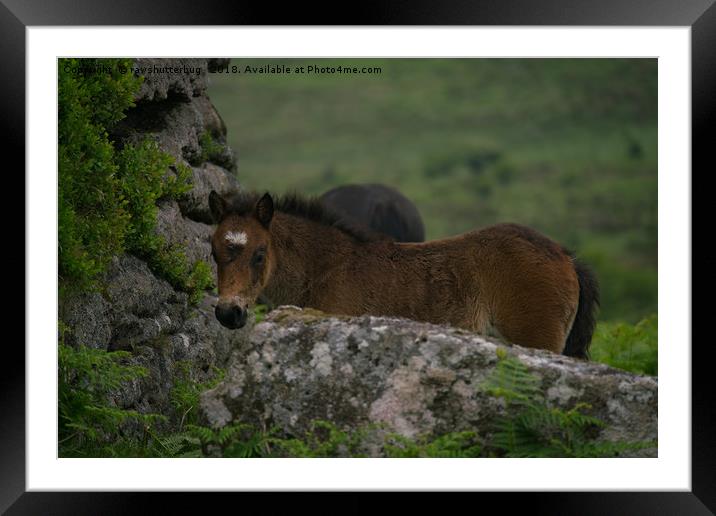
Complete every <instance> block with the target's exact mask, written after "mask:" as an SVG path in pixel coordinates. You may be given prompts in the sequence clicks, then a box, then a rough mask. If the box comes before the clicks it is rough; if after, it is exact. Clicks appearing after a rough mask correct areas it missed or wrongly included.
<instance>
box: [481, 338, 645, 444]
mask: <svg viewBox="0 0 716 516" xmlns="http://www.w3.org/2000/svg"><path fill="white" fill-rule="evenodd" d="M498 358H499V362H498V363H497V366H496V368H495V370H494V371H493V373H492V374H491V375H490V377H489V378H488V379H487V380H486V382H485V383H484V385H483V386H482V390H483V391H484V392H486V393H488V394H490V395H492V396H495V397H498V398H502V399H503V400H505V405H506V406H505V413H504V414H503V415H501V416H498V417H497V418H496V419H495V421H494V425H493V434H492V438H491V440H490V441H489V447H490V448H492V449H493V450H495V451H496V452H497V454H498V455H500V456H505V457H609V456H615V455H617V454H619V453H622V452H625V451H630V450H638V449H643V448H649V447H653V446H655V445H656V443H655V442H651V441H645V442H597V441H596V440H595V438H596V437H597V434H598V430H599V429H600V428H602V427H604V422H603V421H601V420H600V419H598V418H595V417H593V416H590V415H588V414H585V413H584V412H583V411H584V410H587V409H589V408H590V406H589V405H588V404H586V403H578V404H577V405H575V406H574V407H573V408H571V409H570V410H563V409H560V408H554V407H548V406H547V404H546V402H545V400H544V396H543V395H542V391H541V390H540V389H539V383H540V380H539V378H538V377H536V376H535V375H533V374H531V373H530V372H529V369H528V368H527V366H525V365H524V364H523V363H522V362H520V361H519V360H517V359H516V358H513V357H510V356H508V355H507V353H506V352H505V351H504V350H502V349H500V350H498Z"/></svg>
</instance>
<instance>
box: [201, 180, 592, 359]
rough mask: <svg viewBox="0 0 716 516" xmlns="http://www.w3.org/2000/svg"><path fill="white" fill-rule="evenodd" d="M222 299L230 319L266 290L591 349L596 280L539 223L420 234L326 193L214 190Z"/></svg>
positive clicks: (565, 349) (219, 311) (281, 297)
mask: <svg viewBox="0 0 716 516" xmlns="http://www.w3.org/2000/svg"><path fill="white" fill-rule="evenodd" d="M209 206H210V208H211V213H212V215H213V217H214V220H215V221H216V223H217V224H218V226H217V228H216V231H215V232H214V235H213V237H212V242H211V246H212V256H213V257H214V260H215V261H216V264H217V271H218V282H217V285H218V289H219V302H218V304H217V305H216V317H217V319H218V320H219V322H221V323H222V324H223V325H224V326H226V327H228V328H240V327H242V326H244V325H245V324H246V321H247V313H248V309H249V307H250V306H252V305H253V304H255V303H256V300H257V298H258V296H260V295H261V296H264V297H266V298H267V299H269V300H270V301H271V302H272V303H273V304H275V305H297V306H302V307H311V308H316V309H318V310H322V311H324V312H329V313H339V314H346V315H362V314H372V315H384V316H394V317H405V318H409V319H413V320H418V321H427V322H432V323H435V324H449V325H452V326H457V327H460V328H466V329H469V330H473V331H475V332H478V333H482V334H487V335H495V336H498V337H500V338H501V339H503V340H504V341H506V342H509V343H513V344H519V345H521V346H526V347H532V348H541V349H547V350H550V351H553V352H555V353H564V354H565V355H569V356H575V357H582V358H586V357H587V351H588V347H589V343H590V341H591V339H592V333H593V332H594V326H595V310H596V308H597V305H598V303H599V291H598V286H597V281H596V278H595V277H594V275H593V274H592V273H591V272H590V270H589V268H587V267H586V266H584V265H583V264H582V263H581V262H579V261H578V260H576V259H575V258H574V256H573V254H572V253H570V252H569V251H568V250H566V249H565V248H564V247H562V246H561V245H559V244H557V243H556V242H554V241H552V240H550V239H549V238H547V237H546V236H544V235H542V234H541V233H538V232H537V231H535V230H533V229H530V228H527V227H525V226H520V225H517V224H498V225H495V226H490V227H486V228H483V229H478V230H475V231H470V232H467V233H463V234H462V235H457V236H454V237H450V238H443V239H441V240H433V241H430V242H424V243H403V242H395V241H394V240H393V239H391V238H390V237H387V236H385V235H382V234H380V233H376V232H374V231H370V230H367V231H364V230H363V229H362V228H355V227H351V226H349V225H346V223H345V221H344V220H342V219H341V217H340V216H338V215H336V214H335V213H333V212H331V211H328V210H326V209H325V207H324V206H323V205H322V204H321V203H320V201H318V200H310V199H304V198H302V197H299V196H295V195H294V196H287V197H282V198H277V199H276V200H274V198H273V197H272V196H271V195H269V194H268V193H267V194H265V195H263V196H260V195H257V194H251V193H248V194H247V193H241V194H237V195H234V196H230V197H227V198H224V197H222V196H220V195H219V194H217V193H216V192H211V194H210V195H209Z"/></svg>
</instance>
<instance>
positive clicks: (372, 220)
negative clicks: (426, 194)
mask: <svg viewBox="0 0 716 516" xmlns="http://www.w3.org/2000/svg"><path fill="white" fill-rule="evenodd" d="M320 200H321V202H322V203H323V205H324V206H325V207H326V208H327V209H328V210H330V211H333V212H335V213H337V214H339V215H342V216H343V217H345V218H346V220H347V221H348V222H350V223H351V224H353V225H362V226H365V227H367V228H369V229H371V230H373V231H377V232H378V233H383V234H384V235H388V236H390V237H393V239H394V240H395V241H396V242H422V241H423V240H425V226H424V225H423V219H422V218H421V217H420V213H418V209H417V208H416V207H415V205H414V204H413V203H412V202H410V201H409V200H408V199H407V198H406V197H405V196H404V195H403V194H401V193H400V192H398V191H397V190H396V189H394V188H391V187H389V186H385V185H379V184H365V185H345V186H338V187H336V188H334V189H332V190H329V191H328V192H326V193H324V194H323V195H322V196H321V197H320Z"/></svg>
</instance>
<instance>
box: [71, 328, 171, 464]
mask: <svg viewBox="0 0 716 516" xmlns="http://www.w3.org/2000/svg"><path fill="white" fill-rule="evenodd" d="M60 331H61V333H60V342H59V345H58V414H59V417H58V426H59V431H58V442H59V454H60V456H78V455H79V456H86V454H87V453H89V452H98V450H102V449H103V448H104V447H105V446H106V445H107V443H110V442H113V441H116V440H117V439H118V438H119V439H121V438H122V437H123V436H122V435H121V430H119V429H120V428H122V425H123V424H125V423H127V422H129V421H132V422H134V423H135V424H136V425H138V426H139V427H140V428H143V429H145V431H146V430H147V429H151V428H153V427H154V426H156V425H157V424H158V423H162V422H165V421H166V419H167V418H166V417H165V416H163V415H160V414H142V413H139V412H137V411H134V410H125V409H122V408H119V407H116V406H114V405H113V404H112V403H111V401H110V396H111V394H112V393H113V392H114V391H116V390H117V389H119V388H120V387H121V386H122V384H123V383H125V382H128V381H132V380H135V379H138V378H142V377H144V376H146V375H147V374H148V372H147V370H146V369H145V368H143V367H139V366H136V365H130V364H127V363H126V362H127V359H128V358H129V357H130V356H131V355H130V354H129V353H127V352H124V351H115V352H108V351H105V350H101V349H92V348H88V347H84V346H80V347H77V348H73V347H70V346H68V345H66V344H65V343H64V332H65V331H67V327H66V326H65V325H64V324H60Z"/></svg>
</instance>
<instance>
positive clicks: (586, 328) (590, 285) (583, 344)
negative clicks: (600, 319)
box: [562, 259, 599, 359]
mask: <svg viewBox="0 0 716 516" xmlns="http://www.w3.org/2000/svg"><path fill="white" fill-rule="evenodd" d="M574 270H575V272H576V273H577V279H578V281H579V306H578V307H577V315H576V317H575V318H574V324H572V330H571V331H570V332H569V336H567V344H566V345H565V346H564V351H562V354H563V355H567V356H570V357H576V358H584V359H588V358H589V344H590V343H591V342H592V334H593V333H594V327H595V325H596V324H597V320H596V309H597V307H598V306H599V284H598V283H597V278H596V276H595V275H594V272H592V270H591V269H590V268H589V267H587V266H586V265H585V264H583V263H581V262H579V261H577V260H576V259H575V260H574Z"/></svg>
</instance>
